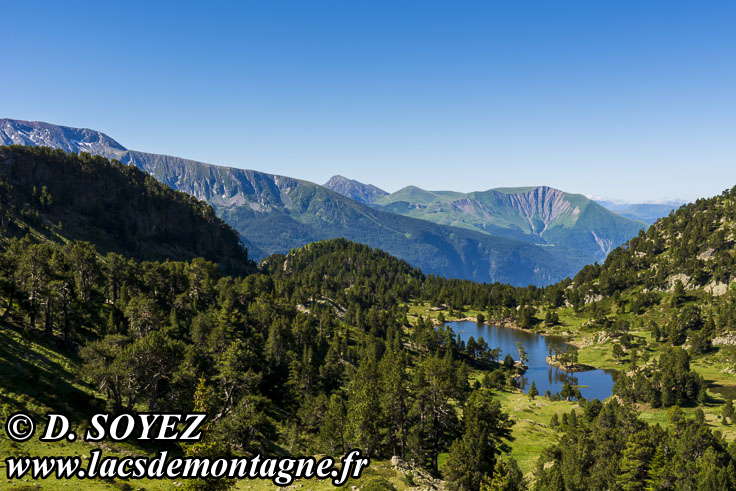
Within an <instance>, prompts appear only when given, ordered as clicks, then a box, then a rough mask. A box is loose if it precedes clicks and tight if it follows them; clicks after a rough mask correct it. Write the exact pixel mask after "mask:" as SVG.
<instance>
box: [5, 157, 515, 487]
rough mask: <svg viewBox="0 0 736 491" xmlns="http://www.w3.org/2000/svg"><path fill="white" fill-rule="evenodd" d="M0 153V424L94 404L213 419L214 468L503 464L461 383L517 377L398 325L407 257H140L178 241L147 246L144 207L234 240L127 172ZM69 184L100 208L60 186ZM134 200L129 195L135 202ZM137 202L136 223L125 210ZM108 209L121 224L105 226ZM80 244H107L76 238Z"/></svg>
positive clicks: (474, 393)
mask: <svg viewBox="0 0 736 491" xmlns="http://www.w3.org/2000/svg"><path fill="white" fill-rule="evenodd" d="M2 152H3V153H2V156H3V160H2V162H3V164H2V166H3V167H2V169H3V176H4V178H3V186H4V188H5V190H6V191H8V192H6V193H3V199H4V201H3V203H2V206H3V217H4V219H3V221H2V223H1V224H0V225H1V226H2V233H3V237H4V239H3V241H2V243H0V247H1V248H2V253H1V254H0V280H1V281H0V312H1V313H0V336H1V337H2V339H3V342H2V344H1V345H0V376H2V380H3V384H2V395H3V399H2V407H1V409H2V412H3V414H11V413H12V412H15V411H18V410H25V411H28V412H31V413H32V414H36V415H38V416H39V417H41V415H43V414H45V413H46V412H48V411H62V412H64V413H65V414H68V415H70V416H71V417H72V418H73V419H74V423H75V424H79V423H81V422H83V421H84V420H85V419H86V418H87V417H89V416H90V415H91V414H92V413H93V412H94V411H99V410H101V409H103V408H107V409H108V410H111V411H113V412H115V413H120V412H137V411H191V410H200V411H206V412H207V413H208V415H209V416H210V422H209V424H208V427H207V442H206V443H207V446H206V448H208V449H209V450H208V451H209V452H211V454H217V455H252V454H253V453H256V452H263V453H265V454H268V455H272V456H279V455H282V456H283V455H294V456H297V455H304V454H306V455H313V454H316V453H329V454H334V455H341V454H342V453H344V452H345V451H346V450H348V449H349V448H360V449H361V450H362V451H363V452H365V453H366V454H367V455H369V456H371V457H373V458H377V459H379V460H381V459H390V458H391V457H392V456H399V457H400V458H402V459H406V460H407V461H412V462H414V464H413V465H415V466H416V468H417V469H418V471H417V472H420V471H421V472H423V473H425V474H424V475H427V476H428V475H433V476H435V477H442V476H443V472H444V473H445V474H446V475H447V477H448V479H450V481H452V482H455V481H457V482H458V483H460V482H469V483H470V485H471V487H472V488H478V487H479V486H480V482H481V480H483V479H486V478H490V475H491V474H492V473H493V469H494V466H495V463H496V461H497V460H498V459H499V458H500V455H501V454H502V453H504V451H507V450H508V446H507V443H506V442H508V441H509V440H510V439H511V436H510V432H509V428H510V427H511V426H512V425H513V422H512V421H510V419H509V418H508V416H507V415H506V414H505V413H504V412H503V411H502V410H501V406H500V404H499V402H498V401H495V400H494V399H493V398H492V393H491V389H490V387H491V385H489V384H487V385H486V386H485V387H480V385H479V384H476V386H475V389H474V388H473V386H472V385H471V384H470V370H471V368H472V367H475V369H478V368H480V369H484V370H495V373H496V376H495V379H494V380H495V382H494V383H495V384H496V385H498V384H500V385H501V386H505V385H506V383H507V382H506V381H507V380H510V377H511V376H512V375H513V374H515V372H516V368H515V367H513V366H507V367H504V366H501V365H498V363H496V362H492V361H491V360H490V357H489V356H487V354H486V353H485V352H484V351H477V350H474V351H473V352H472V353H467V352H466V351H465V350H464V347H463V346H462V345H458V344H457V343H456V340H455V337H454V336H453V335H452V333H451V332H449V331H446V330H435V329H434V326H433V325H432V324H431V323H429V322H425V321H424V320H423V319H422V318H419V319H417V320H416V321H414V320H412V321H409V320H408V318H407V311H408V309H407V306H406V304H407V303H408V302H409V301H410V300H411V298H413V297H416V296H418V294H419V292H420V290H421V288H422V285H423V282H424V281H425V277H424V275H423V274H422V273H421V272H420V271H418V270H416V269H414V268H412V267H410V266H409V265H408V264H406V263H405V262H403V261H400V260H398V259H395V258H393V257H391V256H390V255H388V254H386V253H384V252H381V251H376V250H373V249H371V248H369V247H366V246H363V245H359V244H355V243H351V242H348V241H345V240H335V241H329V242H320V243H315V244H311V245H309V246H306V247H305V248H302V249H299V250H296V251H293V252H292V253H290V254H288V255H286V256H283V255H277V256H272V257H270V258H268V259H267V260H266V261H265V262H264V263H263V271H262V272H254V271H255V270H252V274H249V275H247V276H240V277H236V276H225V275H224V274H223V271H222V270H221V269H220V268H218V267H217V265H216V264H215V263H214V262H210V261H207V260H205V259H202V258H194V259H191V260H188V261H176V260H171V259H167V260H166V261H163V262H160V261H140V260H139V259H137V258H138V257H158V256H159V255H162V254H166V253H167V252H169V251H171V252H172V254H178V253H180V251H182V250H184V249H182V248H181V247H182V246H184V245H187V244H189V243H188V242H187V241H186V240H187V237H186V236H184V237H181V239H177V240H178V241H179V246H180V248H178V249H177V248H175V247H174V246H173V245H171V246H167V245H166V244H167V242H166V241H163V242H158V241H153V239H149V237H148V236H147V235H146V233H148V234H150V237H154V238H156V237H161V238H162V239H163V238H167V237H168V236H167V235H166V233H167V231H166V229H164V230H163V231H160V230H159V229H158V228H157V227H150V228H149V224H151V223H157V224H158V223H159V222H157V221H156V220H158V218H157V215H156V213H157V211H156V210H163V211H168V212H169V213H170V214H173V213H175V212H176V213H182V214H184V216H185V217H189V219H190V220H192V221H193V222H194V223H195V224H196V223H197V220H199V219H198V218H195V217H196V216H199V215H192V214H190V215H186V212H187V210H189V212H191V213H193V212H194V211H197V210H198V211H199V213H201V214H202V216H203V217H204V218H207V219H209V221H207V222H206V223H208V224H210V225H211V226H212V227H217V230H220V233H221V234H223V235H222V237H230V238H232V237H234V236H233V235H232V233H231V232H230V231H229V229H227V228H226V227H222V224H221V223H220V222H219V221H218V219H216V218H214V216H212V211H211V208H208V207H206V206H205V205H202V204H199V203H197V202H196V201H191V200H192V199H193V198H190V197H186V196H185V195H182V194H181V193H176V192H173V191H171V190H169V189H167V188H165V187H163V186H161V185H160V184H158V183H156V182H155V181H154V180H153V179H152V178H151V177H149V176H147V175H145V174H143V173H141V172H140V171H139V170H137V169H135V168H133V167H124V166H121V165H118V164H111V163H109V162H107V161H106V160H104V159H101V158H94V157H90V156H88V155H85V154H83V155H81V156H79V157H77V156H70V155H67V154H65V153H63V152H61V151H53V150H50V149H27V148H6V149H3V150H2ZM51 177H53V178H54V179H51ZM52 180H56V181H57V184H55V185H54V184H53V183H52V182H51V181H52ZM46 182H48V183H49V184H46ZM77 182H79V183H82V184H83V185H84V186H85V187H86V189H87V190H89V191H94V196H96V197H97V198H94V197H93V196H82V197H77V194H79V193H80V188H78V187H77V188H74V189H70V190H68V191H67V192H64V190H63V189H62V187H63V186H67V187H72V186H74V185H75V183H77ZM33 185H35V186H36V192H35V193H34V191H33ZM136 186H141V187H140V188H138V189H137V191H138V193H140V196H137V197H135V196H132V195H131V196H129V195H128V194H127V193H128V192H130V193H132V189H136ZM74 190H76V192H73V191H74ZM103 190H104V191H105V192H103ZM90 194H92V193H90ZM95 199H96V200H97V201H94V200H95ZM148 199H150V200H153V202H154V203H156V206H155V207H148V205H147V201H146V200H148ZM116 200H120V202H117V201H116ZM181 200H184V201H183V202H182V201H181ZM90 202H93V203H94V206H93V205H92V204H90ZM180 202H181V203H183V204H182V205H181V207H183V210H180V209H179V208H180V205H177V203H180ZM36 203H38V204H36ZM135 203H138V204H139V206H140V207H141V208H140V209H142V210H143V211H145V212H146V213H147V214H144V213H141V214H136V213H130V212H129V208H128V207H129V206H130V207H132V209H138V206H136V205H135ZM102 205H105V206H102ZM113 205H116V206H114V208H113V209H114V210H117V211H113V209H111V210H110V213H113V216H114V217H115V220H112V219H110V218H109V217H108V216H107V215H106V211H107V210H106V207H107V206H110V207H112V206H113ZM93 210H99V211H100V215H101V217H99V218H98V217H97V216H96V215H95V214H94V213H92V211H93ZM207 210H209V211H207ZM171 221H172V222H173V223H174V224H176V223H178V218H177V217H176V216H175V215H172V216H171ZM118 224H120V225H119V227H118ZM85 227H86V228H85ZM120 230H123V231H125V230H137V231H138V232H136V234H135V235H132V237H131V238H130V241H129V242H126V243H124V244H127V243H135V244H137V248H132V247H129V248H125V247H120V248H117V249H115V250H117V251H119V252H112V251H110V250H109V249H106V248H105V246H106V245H107V244H108V239H109V238H118V237H120V236H119V235H117V234H120V233H121V232H120ZM82 231H87V233H88V235H87V236H84V237H83V238H87V239H93V240H94V243H95V244H100V247H97V246H96V245H94V244H93V243H90V242H79V241H76V240H74V239H75V238H76V237H75V235H73V233H77V232H79V233H81V232H82ZM64 234H69V235H64ZM157 234H158V235H157ZM133 240H134V241H135V242H132V241H133ZM149 240H150V242H149ZM206 244H207V243H205V245H206ZM197 246H198V245H197V244H194V243H192V247H197ZM164 247H170V249H166V248H164ZM204 251H207V249H204ZM121 252H122V254H121ZM463 414H464V415H465V416H464V417H463ZM481 430H482V431H481ZM453 442H455V443H453ZM453 444H454V445H455V447H457V450H455V452H461V451H462V452H468V451H472V452H473V453H474V454H475V455H476V457H475V464H474V467H473V468H472V469H471V470H464V469H462V468H457V469H456V470H455V471H453V472H454V474H448V473H449V472H450V470H449V469H451V468H454V467H453V466H450V467H447V466H445V470H444V471H441V470H440V456H441V455H444V454H446V453H447V452H448V451H449V450H450V447H451V445H453ZM68 445H70V447H69V450H68V451H70V452H78V451H80V449H81V451H83V450H84V447H83V446H82V447H80V446H79V445H83V444H81V443H79V444H77V443H74V444H71V443H69V444H68ZM0 448H1V449H2V450H1V451H2V452H3V453H7V454H12V455H15V454H18V453H19V452H20V453H21V454H25V455H28V454H31V455H35V454H38V453H39V452H41V453H43V452H48V451H49V450H48V449H41V448H39V447H36V446H33V445H32V443H31V442H28V443H19V444H16V443H14V442H7V441H1V442H0ZM165 448H167V449H169V450H171V451H173V452H175V453H176V452H190V451H196V450H193V449H187V448H183V449H178V448H176V447H171V446H168V447H165ZM150 450H151V448H146V447H141V448H136V449H134V450H133V451H134V452H138V453H146V452H149V451H150ZM56 451H58V448H57V450H56ZM107 451H108V452H110V453H112V454H116V453H118V452H130V449H127V448H126V449H125V450H124V449H123V448H122V447H119V446H115V445H113V446H112V447H110V448H107ZM499 465H503V469H504V471H503V472H504V474H503V475H505V476H507V479H508V480H510V481H511V482H521V479H522V477H521V474H520V471H519V470H518V467H517V466H516V465H515V463H514V461H513V460H510V459H509V458H508V457H506V458H505V460H504V461H503V464H499ZM471 471H472V472H471ZM369 476H370V473H369ZM392 476H393V477H392ZM402 476H403V477H402ZM389 478H390V479H393V481H389V480H387V479H388V478H386V477H381V478H379V477H377V476H375V479H374V480H375V481H377V482H379V483H383V484H380V485H381V486H384V485H390V483H391V482H396V479H399V480H400V481H401V482H402V483H404V485H406V483H407V482H408V481H406V479H414V478H409V477H406V476H405V475H404V474H402V473H392V474H391V475H389ZM416 479H421V477H420V475H419V474H416ZM386 483H388V484H386ZM190 484H191V485H192V486H195V487H196V483H190ZM225 484H227V483H223V485H225ZM455 487H456V488H463V487H464V485H461V484H457V485H455Z"/></svg>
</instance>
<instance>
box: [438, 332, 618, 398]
mask: <svg viewBox="0 0 736 491" xmlns="http://www.w3.org/2000/svg"><path fill="white" fill-rule="evenodd" d="M445 325H447V326H449V327H451V328H452V330H453V332H454V334H455V336H457V335H460V339H462V340H463V341H464V342H465V343H467V342H468V339H470V337H471V336H472V337H473V338H474V339H475V340H476V341H477V340H478V338H481V337H482V338H483V340H484V341H485V342H486V343H487V344H488V348H489V349H494V348H500V349H501V354H500V356H499V361H503V359H504V357H505V356H506V354H507V353H508V354H511V356H512V357H513V358H514V360H518V359H519V354H518V352H517V348H516V343H517V342H518V343H521V345H522V346H523V347H524V349H525V350H526V353H527V355H528V357H529V358H528V360H527V362H526V365H527V367H528V368H527V370H526V372H524V375H522V376H521V377H520V378H519V379H518V380H517V385H518V386H519V387H520V388H521V390H523V391H524V392H526V391H527V390H528V389H529V386H530V385H531V383H532V382H534V384H535V385H536V386H537V390H538V391H539V394H540V395H544V394H545V393H546V391H548V390H549V391H550V393H552V394H554V393H557V392H560V390H562V387H563V386H564V384H565V382H566V381H567V382H569V383H570V385H572V386H574V387H578V388H579V389H580V393H581V395H582V396H583V397H585V398H586V399H591V400H592V399H599V400H601V401H603V400H604V399H606V398H608V397H610V396H611V393H612V391H613V372H611V371H606V370H600V369H596V370H588V371H584V372H574V373H571V372H567V371H565V370H562V369H560V368H558V367H555V366H552V365H549V364H548V363H547V356H548V355H549V353H550V349H551V348H557V349H559V348H560V347H563V346H564V345H565V338H564V337H559V336H542V335H540V334H535V333H533V332H529V331H524V330H521V329H513V328H509V327H499V326H492V325H489V324H479V323H477V322H473V321H455V322H445Z"/></svg>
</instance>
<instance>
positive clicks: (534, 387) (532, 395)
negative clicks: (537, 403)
mask: <svg viewBox="0 0 736 491" xmlns="http://www.w3.org/2000/svg"><path fill="white" fill-rule="evenodd" d="M538 395H539V391H538V390H537V385H536V384H535V383H534V381H533V380H532V385H531V386H530V387H529V399H532V400H534V398H535V397H537V396H538Z"/></svg>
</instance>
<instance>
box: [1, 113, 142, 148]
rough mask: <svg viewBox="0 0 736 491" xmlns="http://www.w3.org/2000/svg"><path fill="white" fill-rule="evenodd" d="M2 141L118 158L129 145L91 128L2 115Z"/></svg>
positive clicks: (3, 142) (9, 143) (2, 143)
mask: <svg viewBox="0 0 736 491" xmlns="http://www.w3.org/2000/svg"><path fill="white" fill-rule="evenodd" d="M0 145H25V146H43V147H52V148H60V149H62V150H64V151H65V152H73V153H80V152H88V153H92V154H96V155H104V156H106V157H112V158H118V157H119V155H121V154H123V153H124V152H125V151H126V150H127V149H126V148H125V147H123V146H122V145H121V144H119V143H118V142H116V141H115V140H113V139H112V138H110V137H109V136H107V135H106V134H104V133H102V132H100V131H97V130H91V129H88V128H71V127H68V126H58V125H55V124H49V123H44V122H41V121H22V120H18V119H7V118H6V119H0Z"/></svg>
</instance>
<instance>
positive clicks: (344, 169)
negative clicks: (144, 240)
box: [0, 0, 736, 201]
mask: <svg viewBox="0 0 736 491" xmlns="http://www.w3.org/2000/svg"><path fill="white" fill-rule="evenodd" d="M734 26H736V2H706V1H703V2H700V1H692V2H682V3H681V2H675V1H659V2H652V1H632V2H626V1H611V2H602V1H589V0H586V1H581V2H564V1H549V2H539V3H536V2H527V1H509V2H491V1H484V2H463V1H447V2H431V1H408V0H394V1H387V2H379V1H346V0H334V1H326V2H325V1H315V0H309V1H306V0H304V1H294V2H285V1H279V0H267V1H259V2H233V3H225V2H212V1H209V2H198V3H196V4H193V3H192V4H188V3H186V2H171V3H167V4H165V3H161V2H154V1H148V2H142V3H133V2H100V1H96V2H89V3H88V2H75V1H71V0H70V1H68V2H47V3H45V2H4V3H3V6H2V15H1V16H0V32H2V34H3V35H2V39H3V43H2V44H3V49H2V53H3V55H2V61H0V67H2V68H1V69H0V117H11V118H19V119H29V120H40V121H47V122H51V123H57V124H63V125H67V126H82V127H88V128H94V129H99V130H101V131H104V132H105V133H107V134H109V135H110V136H112V137H113V138H115V139H116V140H118V141H119V142H120V143H121V144H123V145H125V146H126V147H128V148H133V149H136V150H143V151H149V152H155V153H165V154H172V155H177V156H181V157H187V158H192V159H196V160H202V161H206V162H211V163H216V164H222V165H232V166H236V167H244V168H252V169H257V170H262V171H267V172H272V173H278V174H285V175H289V176H294V177H299V178H303V179H308V180H311V181H315V182H320V183H321V182H324V181H325V180H327V179H328V178H329V177H330V176H331V175H333V174H343V175H345V176H348V177H352V178H355V179H358V180H361V181H364V182H369V183H373V184H376V185H378V186H380V187H383V188H385V189H387V190H389V191H393V190H396V189H398V188H400V187H403V186H405V185H407V184H414V185H418V186H420V187H423V188H427V189H455V190H460V191H471V190H477V189H487V188H491V187H498V186H517V185H537V184H546V185H550V186H555V187H558V188H561V189H564V190H566V191H571V192H579V193H589V194H594V195H600V196H607V197H615V198H621V199H626V200H632V201H636V200H649V199H658V198H663V197H671V198H676V197H677V198H685V199H694V198H697V197H700V196H707V195H713V194H717V193H719V192H720V191H721V190H723V189H724V188H726V187H731V186H733V185H736V29H735V28H734Z"/></svg>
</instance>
